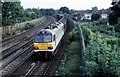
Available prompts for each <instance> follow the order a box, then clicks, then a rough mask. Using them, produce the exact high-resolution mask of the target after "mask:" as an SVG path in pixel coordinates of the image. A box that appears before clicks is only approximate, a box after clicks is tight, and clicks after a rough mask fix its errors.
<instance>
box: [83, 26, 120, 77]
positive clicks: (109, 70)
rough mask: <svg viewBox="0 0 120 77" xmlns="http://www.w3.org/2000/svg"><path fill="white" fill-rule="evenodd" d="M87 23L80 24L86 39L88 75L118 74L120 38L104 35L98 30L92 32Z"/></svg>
mask: <svg viewBox="0 0 120 77" xmlns="http://www.w3.org/2000/svg"><path fill="white" fill-rule="evenodd" d="M89 26H90V25H89V24H86V25H82V29H83V34H84V38H85V41H86V52H85V57H86V58H85V59H86V66H87V72H88V75H89V76H91V77H93V76H99V75H100V76H107V77H108V76H118V75H120V56H119V55H120V53H119V52H120V49H119V48H120V45H119V43H120V39H119V38H116V37H113V36H104V35H102V34H101V33H100V32H99V30H97V31H95V32H92V29H93V28H92V27H89Z"/></svg>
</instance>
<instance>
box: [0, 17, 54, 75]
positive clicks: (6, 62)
mask: <svg viewBox="0 0 120 77" xmlns="http://www.w3.org/2000/svg"><path fill="white" fill-rule="evenodd" d="M53 22H54V19H52V18H50V17H48V19H47V21H46V22H44V23H43V24H42V26H41V27H36V28H34V29H32V30H31V33H30V31H28V32H26V33H24V34H20V35H18V36H16V37H15V38H13V39H10V40H11V41H12V42H13V41H14V40H15V42H14V43H16V44H14V45H13V46H11V47H9V48H6V49H5V50H3V51H2V52H1V53H2V54H3V56H2V60H1V61H0V64H1V66H2V67H1V68H0V69H1V70H0V73H2V75H9V74H11V73H12V71H14V70H16V69H17V68H18V67H19V66H21V65H22V64H23V63H24V62H25V61H26V60H27V59H28V58H29V57H30V56H31V55H32V54H33V52H32V50H33V39H32V38H33V33H34V32H36V31H38V30H40V29H42V28H44V27H46V26H48V25H49V24H51V23H53ZM27 33H28V34H30V35H29V36H28V34H27ZM22 35H23V36H22ZM26 35H27V36H26ZM19 37H20V38H19ZM18 38H19V39H18ZM16 40H17V41H16ZM8 43H10V41H8Z"/></svg>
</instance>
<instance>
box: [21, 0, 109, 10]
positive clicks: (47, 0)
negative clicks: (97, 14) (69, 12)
mask: <svg viewBox="0 0 120 77" xmlns="http://www.w3.org/2000/svg"><path fill="white" fill-rule="evenodd" d="M20 1H21V5H22V6H23V7H24V8H33V7H34V8H38V7H39V8H53V9H59V8H60V7H63V6H66V7H68V8H69V9H75V10H86V9H91V8H92V7H94V6H97V7H98V9H102V8H105V9H106V8H109V7H110V6H111V0H20Z"/></svg>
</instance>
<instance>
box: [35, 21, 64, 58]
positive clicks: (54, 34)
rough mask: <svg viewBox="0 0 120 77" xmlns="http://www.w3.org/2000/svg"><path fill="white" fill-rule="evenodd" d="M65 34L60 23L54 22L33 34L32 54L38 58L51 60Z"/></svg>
mask: <svg viewBox="0 0 120 77" xmlns="http://www.w3.org/2000/svg"><path fill="white" fill-rule="evenodd" d="M65 32H66V26H65V25H64V24H63V23H62V22H59V21H58V22H55V23H54V24H51V25H50V26H48V27H47V28H45V29H42V30H40V31H39V32H38V33H35V34H34V54H37V56H38V57H44V58H51V57H52V56H53V55H55V54H56V53H57V47H58V45H59V44H60V42H61V39H62V38H63V36H64V34H65Z"/></svg>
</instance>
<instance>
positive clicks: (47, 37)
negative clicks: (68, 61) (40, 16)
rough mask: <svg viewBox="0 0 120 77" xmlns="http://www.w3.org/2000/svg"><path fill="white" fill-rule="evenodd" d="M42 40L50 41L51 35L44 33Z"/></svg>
mask: <svg viewBox="0 0 120 77" xmlns="http://www.w3.org/2000/svg"><path fill="white" fill-rule="evenodd" d="M43 40H44V42H51V41H52V36H51V34H46V35H44V38H43Z"/></svg>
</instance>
